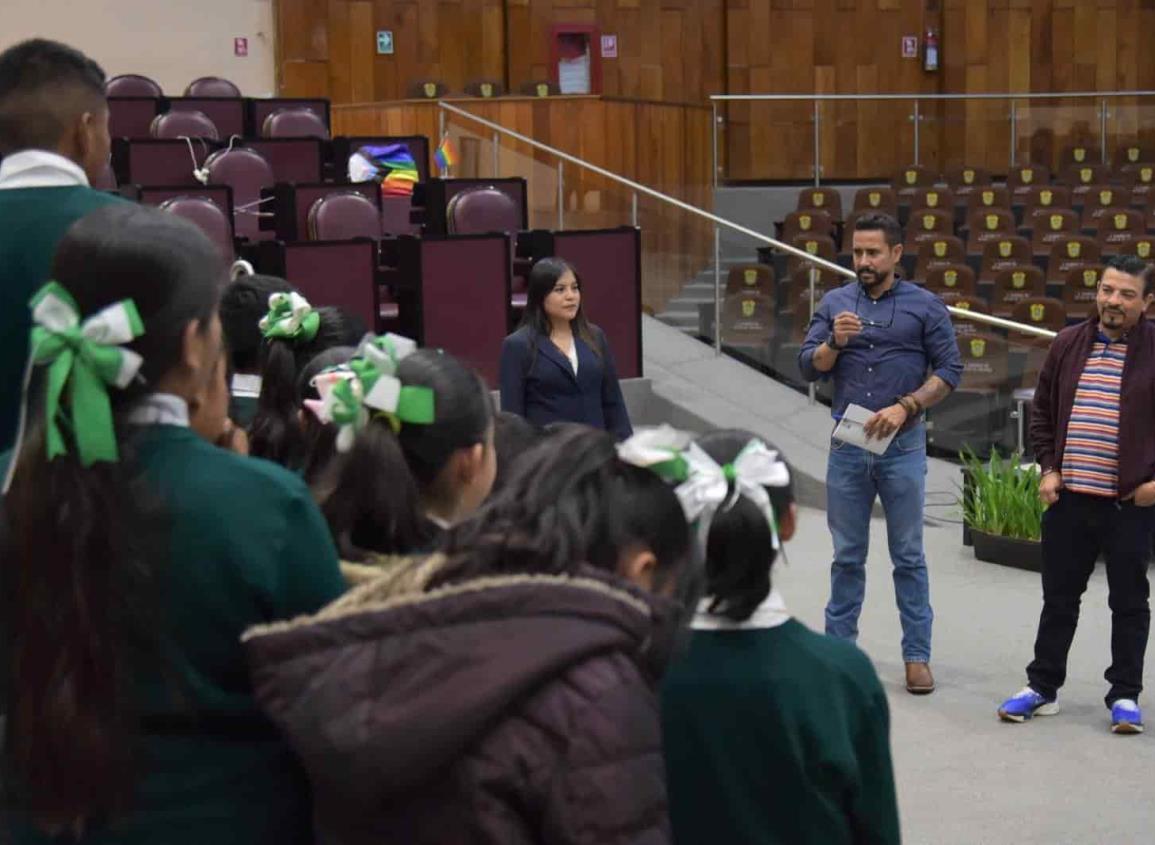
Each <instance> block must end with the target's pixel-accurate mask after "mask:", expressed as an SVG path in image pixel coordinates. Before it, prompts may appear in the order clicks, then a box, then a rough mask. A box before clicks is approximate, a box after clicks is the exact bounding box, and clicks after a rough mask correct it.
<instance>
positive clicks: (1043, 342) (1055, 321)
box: [1011, 296, 1067, 347]
mask: <svg viewBox="0 0 1155 845" xmlns="http://www.w3.org/2000/svg"><path fill="white" fill-rule="evenodd" d="M1011 319H1012V320H1014V321H1015V322H1016V323H1023V324H1025V325H1031V326H1036V327H1037V328H1040V329H1049V330H1050V331H1053V332H1059V331H1062V330H1063V329H1064V328H1066V326H1067V309H1066V308H1065V307H1064V306H1063V303H1062V300H1059V299H1055V298H1053V297H1050V296H1033V297H1031V298H1029V299H1024V300H1023V301H1022V302H1020V303H1019V304H1018V305H1016V306H1015V307H1014V310H1013V311H1011ZM1011 339H1012V340H1016V341H1017V342H1019V343H1023V344H1028V345H1032V346H1042V347H1045V346H1049V345H1050V343H1051V341H1050V340H1049V339H1048V338H1044V337H1037V336H1035V335H1026V334H1020V333H1018V332H1014V333H1012V335H1011Z"/></svg>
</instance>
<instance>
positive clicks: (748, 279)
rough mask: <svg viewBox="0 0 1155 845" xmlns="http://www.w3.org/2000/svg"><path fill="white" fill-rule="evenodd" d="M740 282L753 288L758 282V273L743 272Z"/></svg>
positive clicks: (751, 271)
mask: <svg viewBox="0 0 1155 845" xmlns="http://www.w3.org/2000/svg"><path fill="white" fill-rule="evenodd" d="M742 280H743V281H744V282H745V283H746V284H748V285H751V286H753V285H754V284H755V283H756V282H757V281H758V271H757V270H744V271H743V272H742Z"/></svg>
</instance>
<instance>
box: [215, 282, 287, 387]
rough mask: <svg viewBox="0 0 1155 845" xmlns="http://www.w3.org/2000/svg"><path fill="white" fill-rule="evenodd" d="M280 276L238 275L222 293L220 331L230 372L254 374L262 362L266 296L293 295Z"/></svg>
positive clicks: (267, 300) (267, 297) (266, 307)
mask: <svg viewBox="0 0 1155 845" xmlns="http://www.w3.org/2000/svg"><path fill="white" fill-rule="evenodd" d="M296 290H297V289H296V288H295V287H293V286H292V285H291V284H289V283H288V282H287V281H285V280H284V279H282V278H280V277H279V276H261V275H255V276H241V278H239V279H237V280H236V281H234V282H232V283H231V284H229V286H228V287H226V288H225V292H224V293H223V294H221V309H220V310H221V328H222V329H223V330H224V334H225V340H226V341H227V342H228V349H229V356H230V358H231V359H232V371H233V372H236V373H252V372H256V370H257V368H258V367H259V366H260V362H261V344H262V341H263V340H264V338H262V337H261V328H260V326H259V325H258V323H260V321H261V318H262V317H264V316H265V314H267V313H268V312H269V297H270V296H272V295H273V294H275V293H295V292H296Z"/></svg>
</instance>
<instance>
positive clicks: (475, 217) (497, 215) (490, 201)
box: [445, 188, 521, 235]
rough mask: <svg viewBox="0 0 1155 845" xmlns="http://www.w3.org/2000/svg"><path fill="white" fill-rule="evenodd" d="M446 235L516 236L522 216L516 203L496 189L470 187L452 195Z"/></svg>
mask: <svg viewBox="0 0 1155 845" xmlns="http://www.w3.org/2000/svg"><path fill="white" fill-rule="evenodd" d="M445 213H446V222H447V224H448V228H449V233H450V234H453V235H472V234H480V233H482V232H508V233H511V234H513V233H516V232H517V231H518V229H519V228H520V224H521V215H520V213H519V212H518V209H517V204H516V203H514V201H513V200H512V199H510V198H509V196H507V195H506V194H505V193H504V192H502V191H499V190H498V189H497V188H473V189H470V190H467V191H462V192H461V193H459V194H457V195H455V196H454V197H453V199H451V200H450V201H449V204H448V206H447V207H446V209H445Z"/></svg>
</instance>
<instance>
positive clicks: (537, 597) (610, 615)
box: [246, 571, 670, 845]
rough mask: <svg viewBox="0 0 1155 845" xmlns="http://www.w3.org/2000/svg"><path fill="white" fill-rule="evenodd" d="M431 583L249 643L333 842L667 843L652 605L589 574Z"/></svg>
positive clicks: (383, 590) (388, 584) (395, 585)
mask: <svg viewBox="0 0 1155 845" xmlns="http://www.w3.org/2000/svg"><path fill="white" fill-rule="evenodd" d="M423 580H424V579H423V578H418V579H400V580H399V579H397V578H383V579H378V580H376V581H372V582H370V583H367V584H365V585H363V586H361V587H359V588H357V589H355V590H354V591H352V592H351V593H349V594H348V595H347V596H345V597H344V598H342V599H340V600H339V601H337V602H336V603H334V604H333V605H330V606H329V607H328V608H326V609H325V610H323V611H322V612H321V613H319V614H317V615H316V616H313V617H308V618H306V619H302V620H298V621H296V622H292V623H285V624H279V625H271V626H264V627H262V628H258V629H254V630H253V631H251V632H250V633H249V634H248V635H246V648H247V651H248V655H249V662H250V665H251V667H252V670H253V680H254V687H255V689H256V694H257V697H258V699H259V701H260V702H261V704H262V706H263V707H264V708H265V710H266V711H267V712H268V714H269V715H270V716H271V717H272V719H273V720H274V721H275V722H276V723H277V724H278V725H279V726H280V727H281V728H282V730H283V731H284V732H285V734H286V735H287V736H288V738H289V740H290V742H291V744H292V745H293V747H294V749H295V750H296V751H297V753H298V754H299V755H300V757H301V758H302V760H303V761H304V764H305V766H306V768H307V770H308V772H309V775H310V778H311V779H312V783H313V795H314V802H315V819H316V824H317V832H318V839H319V841H320V842H321V843H323V844H324V845H361V843H365V845H369V844H370V843H372V845H380V843H383V842H390V843H405V845H424V843H429V845H434V843H435V844H436V845H456V844H457V843H460V844H461V845H465V843H470V845H479V844H480V843H492V844H493V845H499V844H500V845H521V843H590V845H594V843H596V845H618V844H619V843H636V845H651V843H653V845H658V843H665V842H668V841H669V828H668V821H667V815H666V791H665V783H664V774H663V766H662V756H661V733H660V728H659V713H658V707H657V700H656V697H655V692H654V690H653V687H652V683H651V673H650V671H648V669H649V668H650V667H651V666H652V663H651V661H652V660H653V659H655V658H653V655H656V654H658V653H660V652H663V651H665V649H663V648H660V647H659V646H660V645H661V644H663V643H665V642H666V641H667V640H668V638H667V637H666V636H664V635H663V634H662V631H663V630H666V629H668V628H669V627H670V626H668V625H663V624H661V623H659V622H658V621H656V620H657V619H659V618H665V617H667V616H668V614H667V613H665V612H660V611H659V610H658V607H659V606H658V604H656V603H655V600H654V599H652V598H650V597H648V596H645V595H643V594H641V593H639V592H637V591H634V590H632V589H630V588H628V587H626V586H624V585H623V584H621V583H620V582H617V581H614V580H611V579H607V578H605V577H604V576H602V575H600V574H596V573H593V572H592V571H591V572H589V573H584V572H583V573H582V574H581V575H580V576H577V577H561V576H502V577H493V578H486V579H481V580H475V581H470V582H466V583H463V584H459V585H454V586H451V587H447V588H442V589H438V590H436V591H433V592H429V593H424V592H420V591H419V589H420V583H421V582H422V581H423ZM415 581H416V582H417V583H416V584H415V583H414V582H415ZM415 590H418V591H415Z"/></svg>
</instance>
